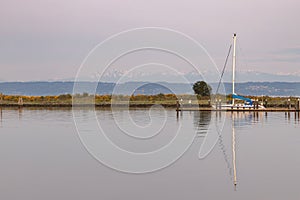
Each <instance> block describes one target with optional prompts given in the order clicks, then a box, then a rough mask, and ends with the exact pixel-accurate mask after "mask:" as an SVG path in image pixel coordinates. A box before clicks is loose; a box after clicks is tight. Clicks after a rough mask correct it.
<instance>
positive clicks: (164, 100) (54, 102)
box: [0, 93, 298, 108]
mask: <svg viewBox="0 0 300 200" xmlns="http://www.w3.org/2000/svg"><path fill="white" fill-rule="evenodd" d="M73 97H74V100H75V103H76V104H79V105H82V106H84V105H86V106H88V105H93V102H94V103H95V105H96V106H99V107H110V106H111V104H114V105H117V106H126V105H128V104H129V105H130V106H135V107H147V106H152V105H155V104H159V105H162V106H164V107H176V102H177V101H179V102H180V104H181V105H182V106H184V107H194V106H200V107H210V105H211V104H213V103H214V100H210V98H209V97H198V99H196V98H195V96H194V95H175V94H157V95H131V96H129V95H113V96H112V95H89V94H87V93H84V94H76V95H74V96H72V95H70V94H63V95H56V96H20V95H3V94H2V95H0V105H1V106H19V105H22V106H28V107H29V106H31V107H34V106H36V107H43V106H45V107H51V106H52V107H71V106H72V98H73ZM247 97H248V98H251V99H255V100H258V101H259V102H260V103H261V104H263V105H265V106H266V107H273V108H276V107H278V108H284V107H287V106H288V105H289V104H291V106H292V107H294V106H295V104H296V102H297V100H298V98H297V97H268V96H264V97H262V96H259V97H257V96H247ZM211 98H212V99H223V100H222V101H223V102H225V101H226V102H230V101H231V97H230V96H226V97H225V96H218V97H216V96H212V97H211ZM288 99H289V101H288ZM236 102H237V103H243V101H236Z"/></svg>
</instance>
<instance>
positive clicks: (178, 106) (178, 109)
mask: <svg viewBox="0 0 300 200" xmlns="http://www.w3.org/2000/svg"><path fill="white" fill-rule="evenodd" d="M179 111H180V104H179V101H178V100H176V112H177V116H178V113H179Z"/></svg>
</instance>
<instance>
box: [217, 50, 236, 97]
mask: <svg viewBox="0 0 300 200" xmlns="http://www.w3.org/2000/svg"><path fill="white" fill-rule="evenodd" d="M231 47H232V45H230V47H229V50H228V54H227V57H226V60H225V64H224V66H223V70H222V74H221V76H220V81H219V84H218V87H217V90H216V94H218V91H219V88H220V84H221V81H222V78H223V75H224V72H225V68H226V65H227V61H228V58H229V55H230V51H231Z"/></svg>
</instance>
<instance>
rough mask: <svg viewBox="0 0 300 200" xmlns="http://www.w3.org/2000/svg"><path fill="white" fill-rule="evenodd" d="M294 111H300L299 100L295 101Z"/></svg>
mask: <svg viewBox="0 0 300 200" xmlns="http://www.w3.org/2000/svg"><path fill="white" fill-rule="evenodd" d="M296 110H297V111H298V112H299V110H300V99H297V102H296Z"/></svg>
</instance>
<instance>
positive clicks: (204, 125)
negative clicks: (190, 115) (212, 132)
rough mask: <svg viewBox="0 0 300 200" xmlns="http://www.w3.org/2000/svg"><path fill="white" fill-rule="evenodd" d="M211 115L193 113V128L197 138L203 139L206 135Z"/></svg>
mask: <svg viewBox="0 0 300 200" xmlns="http://www.w3.org/2000/svg"><path fill="white" fill-rule="evenodd" d="M211 115H212V113H211V112H210V111H201V112H197V111H195V112H194V126H195V128H196V130H197V136H199V137H203V136H204V135H205V134H206V133H207V130H208V126H209V124H210V122H211V117H212V116H211Z"/></svg>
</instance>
